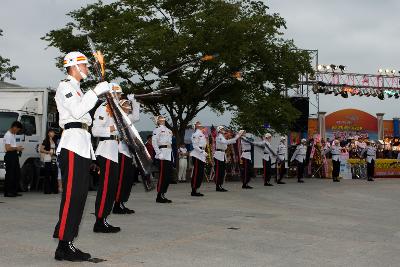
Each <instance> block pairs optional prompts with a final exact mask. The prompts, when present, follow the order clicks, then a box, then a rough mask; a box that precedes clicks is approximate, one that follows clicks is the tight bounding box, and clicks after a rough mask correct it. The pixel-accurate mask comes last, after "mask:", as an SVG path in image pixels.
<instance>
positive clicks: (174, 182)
mask: <svg viewBox="0 0 400 267" xmlns="http://www.w3.org/2000/svg"><path fill="white" fill-rule="evenodd" d="M177 183H178V182H177V181H171V182H170V184H177Z"/></svg>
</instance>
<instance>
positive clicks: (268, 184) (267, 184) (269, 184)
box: [264, 183, 274, 186]
mask: <svg viewBox="0 0 400 267" xmlns="http://www.w3.org/2000/svg"><path fill="white" fill-rule="evenodd" d="M264 186H274V185H273V184H271V183H264Z"/></svg>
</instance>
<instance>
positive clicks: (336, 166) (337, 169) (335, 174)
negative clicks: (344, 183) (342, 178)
mask: <svg viewBox="0 0 400 267" xmlns="http://www.w3.org/2000/svg"><path fill="white" fill-rule="evenodd" d="M332 166H333V170H332V178H334V179H336V178H338V177H339V174H340V160H332Z"/></svg>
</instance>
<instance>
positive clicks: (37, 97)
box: [0, 82, 54, 191]
mask: <svg viewBox="0 0 400 267" xmlns="http://www.w3.org/2000/svg"><path fill="white" fill-rule="evenodd" d="M49 92H50V94H51V92H52V90H51V89H48V88H35V89H32V88H24V87H21V86H19V85H15V84H10V83H5V82H0V148H1V149H0V180H3V179H4V177H5V163H4V155H5V151H4V145H3V137H4V134H5V133H6V132H7V131H8V129H9V128H10V126H11V123H12V122H13V121H16V120H18V121H20V122H21V123H22V125H23V129H22V130H21V131H20V132H19V133H18V134H17V136H16V140H17V145H21V146H23V147H24V150H23V151H22V154H21V156H20V157H19V161H20V166H21V180H20V187H21V189H22V190H23V191H26V190H29V189H30V187H31V185H32V182H33V180H34V179H35V178H37V177H38V175H39V167H40V153H39V146H40V144H41V143H42V141H43V139H44V137H45V134H46V129H47V128H48V122H47V120H48V111H49V109H48V103H49ZM51 115H52V116H49V117H51V118H49V119H52V120H54V118H53V117H54V114H51ZM49 123H50V124H51V123H52V121H51V120H50V122H49Z"/></svg>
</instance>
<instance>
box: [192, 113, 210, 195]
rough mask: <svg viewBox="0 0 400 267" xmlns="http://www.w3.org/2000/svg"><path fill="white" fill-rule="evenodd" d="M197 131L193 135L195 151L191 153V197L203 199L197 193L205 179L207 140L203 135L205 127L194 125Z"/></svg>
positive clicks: (197, 123) (198, 123) (198, 124)
mask: <svg viewBox="0 0 400 267" xmlns="http://www.w3.org/2000/svg"><path fill="white" fill-rule="evenodd" d="M194 127H195V129H196V131H195V132H194V133H193V134H192V145H193V150H192V151H191V152H190V156H191V157H192V163H193V170H192V193H191V196H194V197H202V196H204V195H203V194H202V193H200V192H197V190H198V189H199V188H200V186H201V183H202V182H203V179H204V168H205V163H206V158H207V152H206V151H205V149H206V145H207V138H206V136H205V135H204V133H203V128H204V127H203V126H202V125H201V123H200V122H199V121H198V122H196V123H195V125H194Z"/></svg>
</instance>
